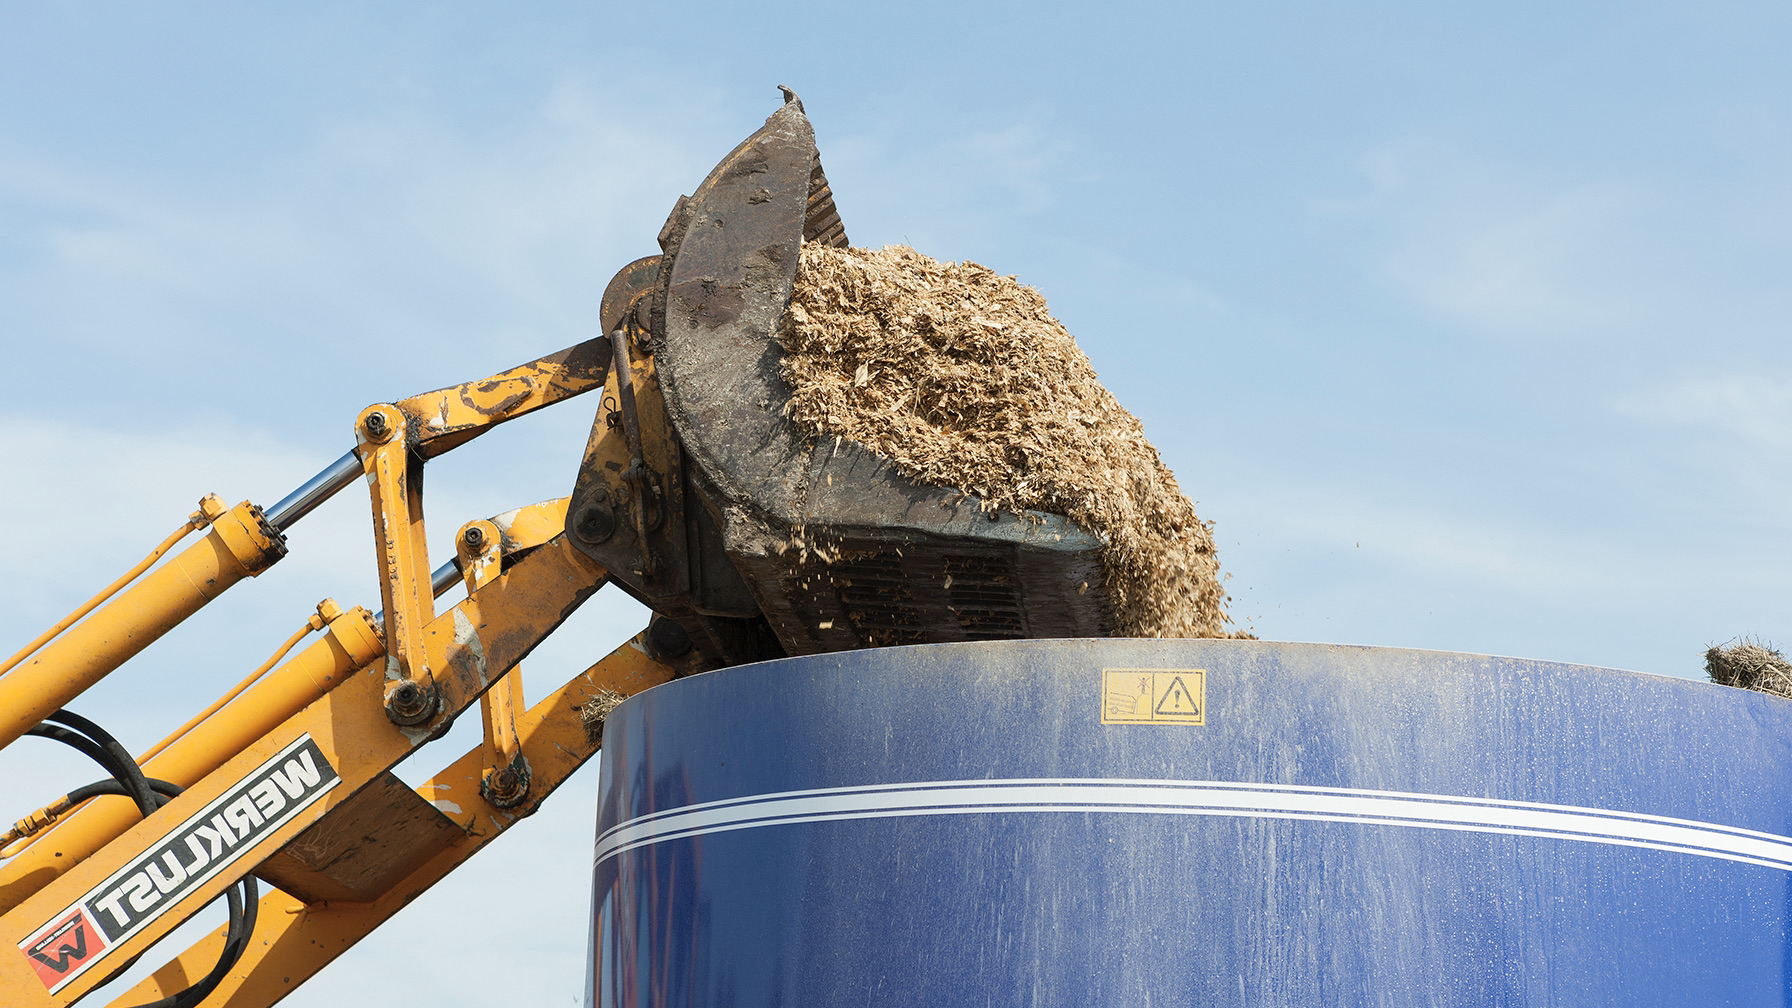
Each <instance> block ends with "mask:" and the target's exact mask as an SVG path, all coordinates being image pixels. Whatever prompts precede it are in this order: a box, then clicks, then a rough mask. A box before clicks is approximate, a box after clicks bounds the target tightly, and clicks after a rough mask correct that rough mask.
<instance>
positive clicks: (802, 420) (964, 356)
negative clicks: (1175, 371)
mask: <svg viewBox="0 0 1792 1008" xmlns="http://www.w3.org/2000/svg"><path fill="white" fill-rule="evenodd" d="M780 342H781V343H782V344H783V347H784V350H785V356H784V360H783V364H782V368H783V377H784V379H785V380H786V381H787V382H789V383H790V386H791V388H792V396H791V399H790V401H789V403H788V404H787V405H786V406H785V410H786V412H787V413H788V414H789V416H790V417H791V419H792V420H793V421H794V422H795V423H796V424H797V425H798V426H799V427H800V428H802V429H803V430H805V431H806V432H807V433H809V434H811V435H813V436H816V437H821V438H836V437H838V438H846V439H849V440H851V441H855V442H858V443H859V444H861V445H864V446H865V447H867V448H869V449H870V450H871V451H873V452H875V453H877V454H878V455H879V456H881V457H883V458H884V459H886V460H888V461H889V462H890V463H891V464H892V465H894V466H895V468H896V469H897V471H899V472H900V473H902V474H903V476H905V477H907V478H908V479H911V480H914V481H916V482H919V483H924V484H932V485H935V486H947V487H953V488H955V489H957V490H958V491H959V492H961V493H964V494H967V495H972V496H974V497H976V498H978V499H979V501H980V506H981V507H982V508H983V509H984V510H986V511H995V510H1008V511H1014V512H1022V511H1026V510H1035V511H1043V512H1047V513H1050V514H1058V515H1063V516H1065V517H1068V518H1070V519H1071V520H1072V521H1074V522H1075V523H1076V524H1077V525H1079V526H1081V527H1082V528H1083V529H1085V530H1086V531H1088V532H1090V533H1092V534H1093V535H1095V536H1096V537H1097V538H1099V539H1100V540H1101V542H1102V543H1103V548H1102V560H1103V566H1104V568H1105V570H1106V575H1107V586H1106V587H1107V594H1108V598H1109V602H1110V604H1111V607H1112V612H1113V614H1114V618H1115V627H1114V629H1115V632H1116V633H1118V634H1120V635H1122V636H1131V637H1225V636H1233V634H1230V633H1228V631H1227V629H1226V625H1227V623H1228V622H1230V621H1229V619H1228V618H1227V616H1226V613H1225V603H1226V601H1227V599H1226V594H1225V591H1224V589H1223V588H1221V586H1220V579H1219V563H1218V561H1217V560H1216V559H1215V556H1214V545H1213V534H1212V532H1211V531H1210V529H1209V527H1208V525H1207V523H1205V522H1203V521H1201V519H1200V518H1198V517H1197V516H1196V515H1195V509H1194V506H1193V505H1192V504H1190V503H1189V500H1188V498H1187V497H1184V496H1183V495H1182V491H1181V490H1179V489H1178V488H1177V486H1176V479H1175V477H1174V476H1172V475H1171V473H1170V470H1169V469H1168V468H1167V467H1166V466H1165V465H1164V464H1163V461H1162V460H1161V459H1159V458H1158V454H1157V449H1155V448H1153V447H1152V446H1151V444H1150V442H1148V441H1146V440H1145V433H1144V430H1143V429H1142V428H1141V427H1140V425H1139V421H1138V418H1136V417H1134V416H1133V415H1132V414H1131V413H1128V412H1127V411H1126V410H1125V409H1123V408H1122V407H1121V406H1120V404H1119V403H1118V402H1117V401H1115V399H1114V396H1113V394H1112V393H1110V392H1109V391H1108V390H1107V389H1106V388H1104V387H1103V386H1102V384H1101V382H1100V381H1099V380H1098V379H1097V378H1096V375H1095V370H1094V368H1093V367H1091V366H1090V364H1089V359H1088V357H1086V356H1084V354H1083V352H1082V350H1081V349H1080V348H1078V347H1077V345H1076V340H1075V339H1073V338H1072V337H1071V335H1070V333H1069V332H1067V331H1066V330H1065V329H1064V326H1063V325H1062V324H1061V323H1059V322H1058V320H1057V319H1055V318H1052V316H1051V315H1050V314H1049V313H1048V312H1047V310H1046V303H1045V298H1044V297H1043V296H1041V295H1040V293H1039V292H1038V291H1036V290H1034V289H1033V288H1031V287H1028V286H1026V285H1025V284H1022V283H1019V282H1017V281H1016V280H1015V278H1014V277H1011V276H1001V275H998V274H996V273H995V272H993V271H991V270H989V269H987V268H985V267H983V266H979V265H977V264H976V263H973V262H961V263H951V262H939V261H937V260H934V259H931V258H929V257H927V256H924V255H922V254H920V253H918V252H916V251H915V250H913V249H911V248H908V247H906V246H900V245H897V246H888V247H885V248H883V249H881V250H878V251H871V250H869V249H859V248H852V249H839V248H832V247H828V246H823V245H816V244H807V245H804V246H803V252H802V264H801V268H800V269H799V270H798V272H797V278H796V290H795V292H794V295H793V297H792V298H791V304H790V311H789V312H788V314H786V316H785V319H784V325H783V329H782V331H781V333H780ZM1237 636H1246V635H1244V634H1238V635H1237Z"/></svg>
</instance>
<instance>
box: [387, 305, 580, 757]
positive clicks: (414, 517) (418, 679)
mask: <svg viewBox="0 0 1792 1008" xmlns="http://www.w3.org/2000/svg"><path fill="white" fill-rule="evenodd" d="M610 353H611V351H610V344H609V340H607V339H605V338H603V337H598V338H597V339H592V340H587V341H586V342H584V343H580V344H579V345H577V346H574V347H570V348H568V349H566V350H562V351H560V352H559V353H557V354H553V355H550V356H547V357H543V358H541V359H540V360H535V361H531V362H529V363H527V364H523V365H520V366H518V367H514V368H511V369H510V370H508V371H504V372H501V373H499V374H495V375H492V376H491V377H490V378H485V379H481V380H479V381H474V382H465V383H463V384H460V385H455V386H452V387H449V388H445V389H438V390H436V391H434V392H426V393H424V394H422V395H417V396H412V397H410V398H408V399H401V400H399V401H397V402H395V403H377V404H375V405H373V406H369V407H368V408H367V409H365V410H363V411H362V412H361V415H360V417H359V418H357V419H356V421H355V437H356V448H355V450H356V452H357V453H358V454H359V455H360V458H361V463H362V465H363V468H364V471H365V472H366V474H367V477H368V480H367V481H368V485H369V487H370V489H371V495H372V505H373V541H374V548H375V550H376V552H377V554H378V556H379V558H380V601H381V602H382V604H383V606H384V623H385V626H384V630H385V635H386V647H387V661H386V680H387V687H386V694H385V698H384V707H385V710H386V713H387V716H388V717H390V718H391V719H392V722H393V723H394V724H399V725H417V724H422V723H424V722H426V721H428V720H430V719H431V718H432V717H434V715H435V713H436V711H437V710H438V707H439V705H440V703H441V695H440V691H439V690H438V688H437V685H436V682H435V679H436V673H437V670H436V669H435V668H433V667H432V666H431V665H430V664H429V659H428V654H427V650H426V648H425V647H424V643H423V638H422V633H423V628H424V627H425V626H427V625H428V624H429V623H430V621H431V620H433V619H434V618H435V604H434V598H435V595H434V592H433V591H432V590H431V580H432V579H431V570H430V566H429V550H428V546H427V543H426V540H425V537H424V526H423V463H424V462H425V461H426V460H427V459H430V458H432V457H434V456H436V455H440V454H441V453H443V452H445V451H448V450H449V449H451V448H454V447H457V446H459V445H462V444H465V443H466V442H468V441H470V440H472V439H473V438H475V437H477V436H478V435H480V434H482V433H484V432H485V431H487V430H490V429H491V428H492V427H494V426H496V425H498V424H500V423H503V422H505V421H506V420H512V419H515V418H516V417H519V416H522V415H523V414H525V413H530V412H533V411H534V410H537V409H540V408H541V407H543V406H548V405H552V404H553V403H556V402H560V401H561V400H564V399H569V398H571V397H573V396H576V395H579V394H581V393H584V392H588V391H590V390H592V389H594V388H598V387H600V386H601V385H602V384H603V380H604V375H605V373H606V371H607V368H608V361H609V358H610Z"/></svg>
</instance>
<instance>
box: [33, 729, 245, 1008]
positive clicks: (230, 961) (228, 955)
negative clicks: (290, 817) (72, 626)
mask: <svg viewBox="0 0 1792 1008" xmlns="http://www.w3.org/2000/svg"><path fill="white" fill-rule="evenodd" d="M25 734H27V735H36V736H39V737H40V738H49V739H55V740H56V741H58V742H61V743H63V744H64V745H67V746H69V747H71V748H73V749H76V750H78V751H80V752H81V753H84V754H85V755H86V756H88V757H89V758H90V759H92V760H93V761H94V762H96V763H98V764H99V765H100V766H102V767H104V768H105V769H106V772H107V773H110V774H111V775H112V779H111V780H107V781H95V782H94V783H92V784H88V785H85V786H83V787H78V788H76V789H75V790H73V791H70V792H69V794H68V797H69V799H70V801H71V803H78V802H83V801H86V800H87V799H89V798H96V797H99V796H100V795H107V794H118V795H125V796H126V797H129V798H130V799H132V800H133V801H135V802H136V803H137V808H138V810H139V811H141V812H142V813H143V815H144V817H145V818H148V817H149V815H150V814H151V813H153V812H155V810H156V809H158V808H161V807H162V806H163V805H164V804H166V803H167V802H168V801H169V800H170V799H172V798H174V797H175V796H176V795H179V794H180V793H181V791H182V790H183V789H182V788H181V787H180V785H178V784H174V783H172V782H170V781H165V780H155V779H152V778H149V777H145V776H144V775H143V768H142V767H140V766H138V765H137V761H136V759H135V758H133V757H132V756H131V754H130V751H129V750H127V749H125V747H124V746H123V745H122V744H120V743H119V741H118V739H116V738H114V737H113V736H112V735H111V733H109V732H107V731H106V730H105V729H104V728H101V727H100V726H99V725H97V724H94V723H93V722H92V721H89V720H87V719H86V718H84V717H82V716H80V715H79V714H75V713H72V712H70V711H66V710H59V711H57V712H56V713H54V714H52V715H50V716H49V717H48V718H46V719H45V720H44V721H42V722H40V723H39V724H38V725H37V726H36V727H34V728H31V729H29V730H27V731H26V732H25ZM221 895H222V897H223V898H224V899H225V900H226V901H227V902H228V903H229V913H230V924H229V927H228V928H227V929H226V931H225V934H224V948H223V949H222V950H221V952H220V954H219V956H218V962H217V964H216V965H214V966H213V967H212V968H211V972H209V973H207V974H206V975H205V976H203V977H200V978H199V981H198V982H197V983H195V984H193V985H192V986H191V987H188V988H187V989H186V990H183V991H180V992H179V993H176V994H170V995H169V996H168V997H165V998H162V999H161V1000H159V1001H152V1002H150V1003H148V1004H145V1005H140V1006H138V1008H198V1005H199V1003H200V1002H201V1001H204V1000H205V999H206V997H207V996H209V995H210V994H211V992H212V991H214V990H216V989H217V987H218V984H220V983H222V982H223V981H224V977H225V976H227V975H228V974H229V973H230V970H231V968H232V967H234V966H235V965H236V963H237V960H238V959H241V958H242V956H243V951H244V950H245V949H246V948H248V945H249V938H250V936H251V935H252V934H253V933H254V931H255V918H256V913H257V911H258V910H259V909H260V906H261V892H260V887H259V886H257V885H256V882H255V876H253V875H245V876H244V877H243V878H242V880H241V881H239V882H238V883H237V884H236V885H233V886H231V887H230V888H229V889H226V890H225V891H224V892H223V893H222V894H221ZM214 902H216V901H214ZM140 958H142V953H141V952H140V953H138V954H137V955H135V956H132V957H131V959H130V961H129V962H126V963H125V964H124V965H122V966H120V967H118V969H117V970H114V971H113V973H112V976H110V977H107V978H106V979H105V980H104V981H101V985H102V986H103V985H104V984H106V983H110V982H111V981H112V980H113V979H115V978H117V976H118V975H119V974H120V973H123V972H124V971H125V970H127V969H130V968H131V966H132V965H134V964H135V963H136V962H137V960H138V959H140Z"/></svg>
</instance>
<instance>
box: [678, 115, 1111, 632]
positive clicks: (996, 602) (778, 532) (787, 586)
mask: <svg viewBox="0 0 1792 1008" xmlns="http://www.w3.org/2000/svg"><path fill="white" fill-rule="evenodd" d="M791 99H792V100H789V101H787V103H786V104H785V105H784V106H783V107H782V108H780V109H779V110H778V111H777V112H776V113H774V114H773V115H772V116H771V117H770V118H769V119H767V120H766V123H765V126H764V127H763V128H761V129H760V130H759V131H758V132H756V133H754V134H753V135H752V136H750V137H748V138H747V140H746V141H745V142H743V143H742V144H741V145H740V146H739V147H737V148H735V150H734V151H733V153H731V154H729V155H728V157H727V158H725V159H723V161H722V162H721V163H720V164H719V165H717V166H716V168H715V170H714V171H712V172H711V173H710V174H709V177H708V178H707V179H705V180H704V182H703V184H702V185H701V186H699V187H698V189H697V191H696V193H695V194H694V195H693V196H691V197H688V198H686V199H684V200H681V201H680V202H679V205H678V206H677V208H675V209H674V211H673V213H672V216H671V219H669V220H668V221H667V225H666V228H665V230H664V231H663V232H662V235H661V245H662V248H663V249H664V250H665V255H664V256H663V257H661V263H660V266H659V274H658V278H657V279H658V289H657V293H656V296H655V300H654V309H653V322H652V330H653V355H654V360H655V366H656V367H657V374H658V380H659V386H660V391H661V392H662V393H663V396H664V402H665V410H666V413H667V415H668V417H669V420H670V423H671V426H672V428H673V430H674V431H675V432H676V436H677V439H678V442H679V444H680V445H681V446H682V448H683V452H684V463H685V467H686V471H687V472H688V477H689V482H690V486H691V487H692V488H693V490H694V492H695V496H696V497H697V498H698V499H699V500H700V502H701V505H702V507H703V508H704V510H705V511H706V512H707V520H709V521H713V522H714V527H715V528H717V529H718V530H719V533H720V546H721V549H722V550H723V551H724V552H725V554H726V557H727V559H728V560H729V561H730V562H731V563H732V565H733V567H734V569H735V570H736V571H738V573H739V575H740V576H741V578H742V579H743V580H744V582H745V584H746V586H747V588H748V589H749V590H750V591H751V593H752V596H753V598H754V600H755V601H756V603H757V605H758V608H759V610H760V612H761V613H762V614H763V616H764V618H765V620H766V621H767V622H768V623H769V625H770V627H771V629H772V631H773V632H774V633H775V634H776V636H777V638H778V641H779V642H780V644H781V645H782V647H783V650H784V651H785V652H786V653H788V654H793V655H800V654H814V653H818V652H829V651H842V650H847V649H852V648H862V647H875V646H882V645H891V644H921V643H935V642H946V641H974V640H995V639H1007V638H1038V637H1098V636H1106V635H1108V634H1109V632H1110V630H1111V625H1112V624H1111V616H1110V613H1109V611H1108V607H1107V604H1106V601H1105V595H1104V592H1103V584H1104V579H1103V572H1102V567H1101V563H1100V560H1099V558H1098V550H1099V549H1100V547H1101V543H1100V541H1099V540H1097V539H1096V538H1095V537H1094V536H1092V535H1090V534H1089V533H1087V532H1085V531H1084V530H1083V529H1081V528H1079V527H1077V526H1076V525H1075V524H1073V523H1072V522H1070V521H1069V520H1068V519H1066V518H1063V517H1061V516H1058V515H1049V514H1043V513H1026V514H1012V513H996V512H985V511H983V510H982V509H981V508H980V507H979V506H978V501H977V499H976V498H974V497H967V496H966V495H965V494H963V493H960V492H959V491H958V490H957V489H956V488H953V487H944V486H928V485H924V484H918V483H915V482H912V481H910V480H908V479H905V478H903V477H902V476H901V475H900V474H898V473H897V472H896V471H895V470H894V469H893V468H892V467H891V466H890V465H889V464H888V463H887V462H885V461H884V460H883V459H881V458H879V457H878V456H876V455H874V454H873V453H871V452H870V451H869V450H867V449H865V448H864V447H862V446H860V445H858V444H854V443H852V442H851V441H844V440H841V441H836V440H833V439H827V440H825V441H824V440H817V439H815V438H812V437H809V436H807V435H805V434H804V432H802V431H801V430H799V429H798V428H797V427H796V426H795V425H794V424H793V423H792V422H791V421H790V420H789V419H788V418H787V417H786V416H785V413H784V406H785V403H786V402H787V401H788V400H789V398H790V388H789V386H788V385H787V384H786V383H785V381H784V379H783V378H782V377H780V373H779V362H780V359H781V357H782V353H783V351H782V350H781V348H780V346H779V342H778V333H779V327H780V324H781V321H782V319H783V317H784V314H785V311H786V309H787V307H788V306H789V304H790V298H791V290H792V286H793V284H794V282H795V279H796V272H797V267H798V261H799V253H800V250H801V247H802V244H803V242H804V241H805V240H808V241H823V242H827V243H829V244H835V245H841V246H844V245H845V244H846V237H845V232H844V229H843V228H842V226H841V224H840V220H839V215H838V213H837V212H836V211H835V209H834V204H833V197H832V193H831V190H830V189H829V187H828V184H827V179H826V176H825V175H824V174H823V172H822V170H821V162H820V158H819V156H818V154H817V152H816V148H815V138H814V132H813V130H812V129H811V127H810V124H809V120H808V119H807V118H806V117H805V116H804V114H803V110H802V105H801V103H800V102H799V101H795V100H794V96H791Z"/></svg>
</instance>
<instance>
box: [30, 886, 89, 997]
mask: <svg viewBox="0 0 1792 1008" xmlns="http://www.w3.org/2000/svg"><path fill="white" fill-rule="evenodd" d="M22 947H23V948H24V950H25V954H26V955H28V956H30V957H31V965H32V966H33V967H34V968H36V970H37V978H38V979H39V980H42V981H43V982H44V986H45V987H48V988H50V989H51V990H54V989H55V988H56V986H57V985H58V984H60V983H61V982H62V981H63V980H66V979H67V978H68V977H69V976H70V975H72V974H74V973H76V972H79V971H80V969H81V964H82V963H85V962H87V961H88V960H90V959H94V958H97V957H98V956H99V954H100V953H101V952H104V951H105V950H106V939H105V936H104V935H102V934H100V929H99V928H97V927H94V926H93V921H91V920H89V919H88V918H87V914H86V912H85V911H83V910H82V909H81V908H79V907H77V908H76V909H74V910H73V911H70V913H69V915H68V916H67V917H64V918H62V919H61V920H59V921H57V922H56V923H54V924H52V925H50V928H49V930H47V931H45V932H43V936H42V937H40V938H38V939H37V940H36V941H34V942H29V943H27V944H26V945H24V946H22Z"/></svg>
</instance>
